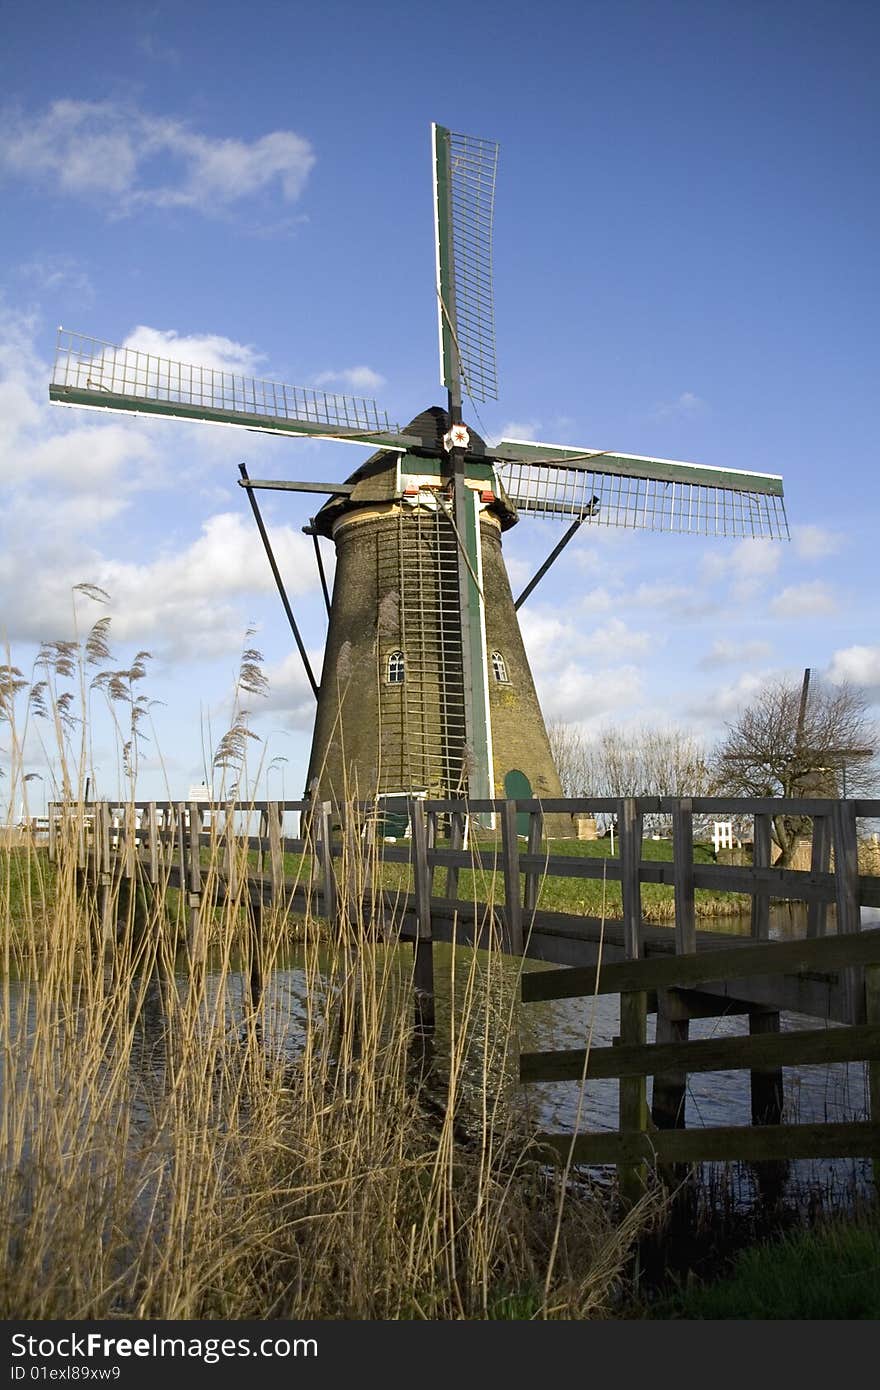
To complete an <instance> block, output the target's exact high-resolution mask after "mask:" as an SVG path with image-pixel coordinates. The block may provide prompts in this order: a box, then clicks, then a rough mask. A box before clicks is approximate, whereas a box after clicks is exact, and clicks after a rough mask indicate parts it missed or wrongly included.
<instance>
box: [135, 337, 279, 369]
mask: <svg viewBox="0 0 880 1390" xmlns="http://www.w3.org/2000/svg"><path fill="white" fill-rule="evenodd" d="M120 346H121V347H123V348H133V349H135V350H136V351H137V352H148V353H150V355H151V356H155V357H165V358H170V359H171V360H172V361H174V362H185V363H186V364H187V365H189V366H193V367H210V368H211V370H212V371H215V372H242V373H243V374H244V375H246V376H255V375H257V374H258V372H259V369H260V364H261V363H263V362H265V360H266V358H265V354H264V353H262V352H257V350H256V348H254V347H251V346H250V344H248V343H237V342H235V341H234V339H232V338H224V337H223V336H222V335H221V334H219V333H189V334H187V333H178V332H177V330H176V329H174V328H150V327H148V325H147V324H139V325H138V327H137V328H134V329H132V331H131V333H129V335H128V337H127V338H126V339H125V340H124V342H122V343H121V344H120Z"/></svg>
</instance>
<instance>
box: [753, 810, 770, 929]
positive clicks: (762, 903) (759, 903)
mask: <svg viewBox="0 0 880 1390" xmlns="http://www.w3.org/2000/svg"><path fill="white" fill-rule="evenodd" d="M754 819H755V831H754V845H753V849H752V866H753V868H755V869H769V868H770V817H769V816H768V815H767V814H766V813H764V812H759V813H758V814H756V816H755V818H754ZM752 887H753V893H752V937H753V939H754V940H755V941H767V940H768V938H769V936H770V893H769V889H768V887H766V886H763V887H762V886H761V885H760V884H758V883H757V882H756V883H754V884H753V885H752Z"/></svg>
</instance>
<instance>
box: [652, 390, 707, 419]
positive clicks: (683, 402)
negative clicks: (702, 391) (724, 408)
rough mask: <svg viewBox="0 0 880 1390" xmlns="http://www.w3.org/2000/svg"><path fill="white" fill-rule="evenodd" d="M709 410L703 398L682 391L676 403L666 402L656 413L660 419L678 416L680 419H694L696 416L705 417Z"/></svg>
mask: <svg viewBox="0 0 880 1390" xmlns="http://www.w3.org/2000/svg"><path fill="white" fill-rule="evenodd" d="M708 409H709V407H708V405H707V404H706V402H705V401H704V400H703V399H702V397H700V396H698V395H696V394H695V392H693V391H682V393H681V395H680V396H676V398H675V400H674V401H664V402H662V403H661V404H660V405H658V406H657V408H656V409H655V411H654V414H655V416H657V418H658V419H661V420H662V419H666V418H668V417H669V416H673V417H675V416H677V417H678V418H679V419H681V418H684V419H689V418H690V419H692V418H693V417H694V416H697V415H703V414H705V412H706V411H707V410H708Z"/></svg>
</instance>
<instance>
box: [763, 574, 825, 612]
mask: <svg viewBox="0 0 880 1390" xmlns="http://www.w3.org/2000/svg"><path fill="white" fill-rule="evenodd" d="M770 609H771V611H772V612H773V613H775V614H776V616H777V617H779V618H807V617H813V616H815V615H817V614H822V613H834V612H836V611H837V599H836V598H835V597H834V595H833V593H832V592H831V590H830V589H829V587H828V585H827V584H823V583H822V581H821V580H820V579H811V580H808V581H807V582H806V583H804V584H789V585H788V586H787V587H786V588H785V589H783V590H782V591H781V592H780V593H778V594H777V595H776V597H775V598H774V599H773V600H772V601H771V603H770Z"/></svg>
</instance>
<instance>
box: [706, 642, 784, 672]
mask: <svg viewBox="0 0 880 1390" xmlns="http://www.w3.org/2000/svg"><path fill="white" fill-rule="evenodd" d="M771 651H772V648H771V646H770V643H769V642H729V641H726V640H725V639H723V638H721V639H719V641H717V642H713V644H712V646H711V647H710V649H709V651H708V652H707V653H706V655H705V656H703V657H701V658H700V665H701V666H702V667H703V669H704V670H707V671H710V670H712V669H713V668H714V667H717V666H737V665H739V664H740V663H741V662H744V661H762V660H763V659H764V658H765V657H767V656H769V655H770V652H771Z"/></svg>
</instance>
